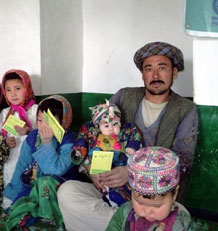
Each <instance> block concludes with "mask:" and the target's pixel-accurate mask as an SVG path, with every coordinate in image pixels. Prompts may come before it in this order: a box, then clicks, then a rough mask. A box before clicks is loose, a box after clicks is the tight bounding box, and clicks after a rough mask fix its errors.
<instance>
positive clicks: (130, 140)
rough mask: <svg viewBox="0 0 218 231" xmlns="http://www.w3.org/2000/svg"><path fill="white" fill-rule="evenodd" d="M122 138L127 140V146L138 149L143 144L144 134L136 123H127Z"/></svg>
mask: <svg viewBox="0 0 218 231" xmlns="http://www.w3.org/2000/svg"><path fill="white" fill-rule="evenodd" d="M122 137H123V138H122V139H123V140H126V143H125V148H132V149H134V150H138V149H139V148H140V147H141V146H142V135H141V132H140V130H139V129H138V128H137V126H136V125H135V124H134V123H128V124H125V125H124V126H123V128H122Z"/></svg>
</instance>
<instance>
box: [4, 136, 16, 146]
mask: <svg viewBox="0 0 218 231" xmlns="http://www.w3.org/2000/svg"><path fill="white" fill-rule="evenodd" d="M5 142H6V144H7V145H8V147H9V148H14V147H15V146H16V140H15V137H13V136H12V137H7V138H6V140H5Z"/></svg>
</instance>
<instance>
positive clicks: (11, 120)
mask: <svg viewBox="0 0 218 231" xmlns="http://www.w3.org/2000/svg"><path fill="white" fill-rule="evenodd" d="M16 125H18V126H20V127H22V128H23V127H24V125H25V122H24V121H23V120H20V119H18V118H16V117H15V116H13V115H10V116H9V117H8V119H7V121H6V122H5V124H4V125H3V127H2V128H3V129H4V130H6V131H7V132H10V133H11V134H12V135H14V136H16V135H18V132H17V131H16V130H15V129H14V126H16Z"/></svg>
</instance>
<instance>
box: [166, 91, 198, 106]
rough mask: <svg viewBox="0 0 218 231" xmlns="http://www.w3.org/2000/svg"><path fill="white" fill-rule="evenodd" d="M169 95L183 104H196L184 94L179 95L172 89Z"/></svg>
mask: <svg viewBox="0 0 218 231" xmlns="http://www.w3.org/2000/svg"><path fill="white" fill-rule="evenodd" d="M171 95H172V99H173V100H175V101H177V102H179V103H180V104H184V105H187V106H190V107H194V106H196V104H195V103H194V102H193V101H192V100H190V99H188V98H186V97H184V96H181V95H179V94H177V93H175V92H173V91H172V92H171Z"/></svg>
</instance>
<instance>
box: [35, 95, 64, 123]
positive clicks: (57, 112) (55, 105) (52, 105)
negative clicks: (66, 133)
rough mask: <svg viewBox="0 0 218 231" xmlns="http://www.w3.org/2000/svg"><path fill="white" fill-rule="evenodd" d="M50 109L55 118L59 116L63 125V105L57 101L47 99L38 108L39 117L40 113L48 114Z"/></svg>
mask: <svg viewBox="0 0 218 231" xmlns="http://www.w3.org/2000/svg"><path fill="white" fill-rule="evenodd" d="M48 109H49V110H50V111H51V113H52V114H53V116H57V117H58V119H59V121H60V124H61V123H62V119H63V104H62V103H61V102H60V101H58V100H56V99H52V98H51V99H46V100H44V101H43V102H42V103H41V104H39V106H38V111H37V116H38V113H39V111H41V112H44V111H45V112H47V111H48Z"/></svg>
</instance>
